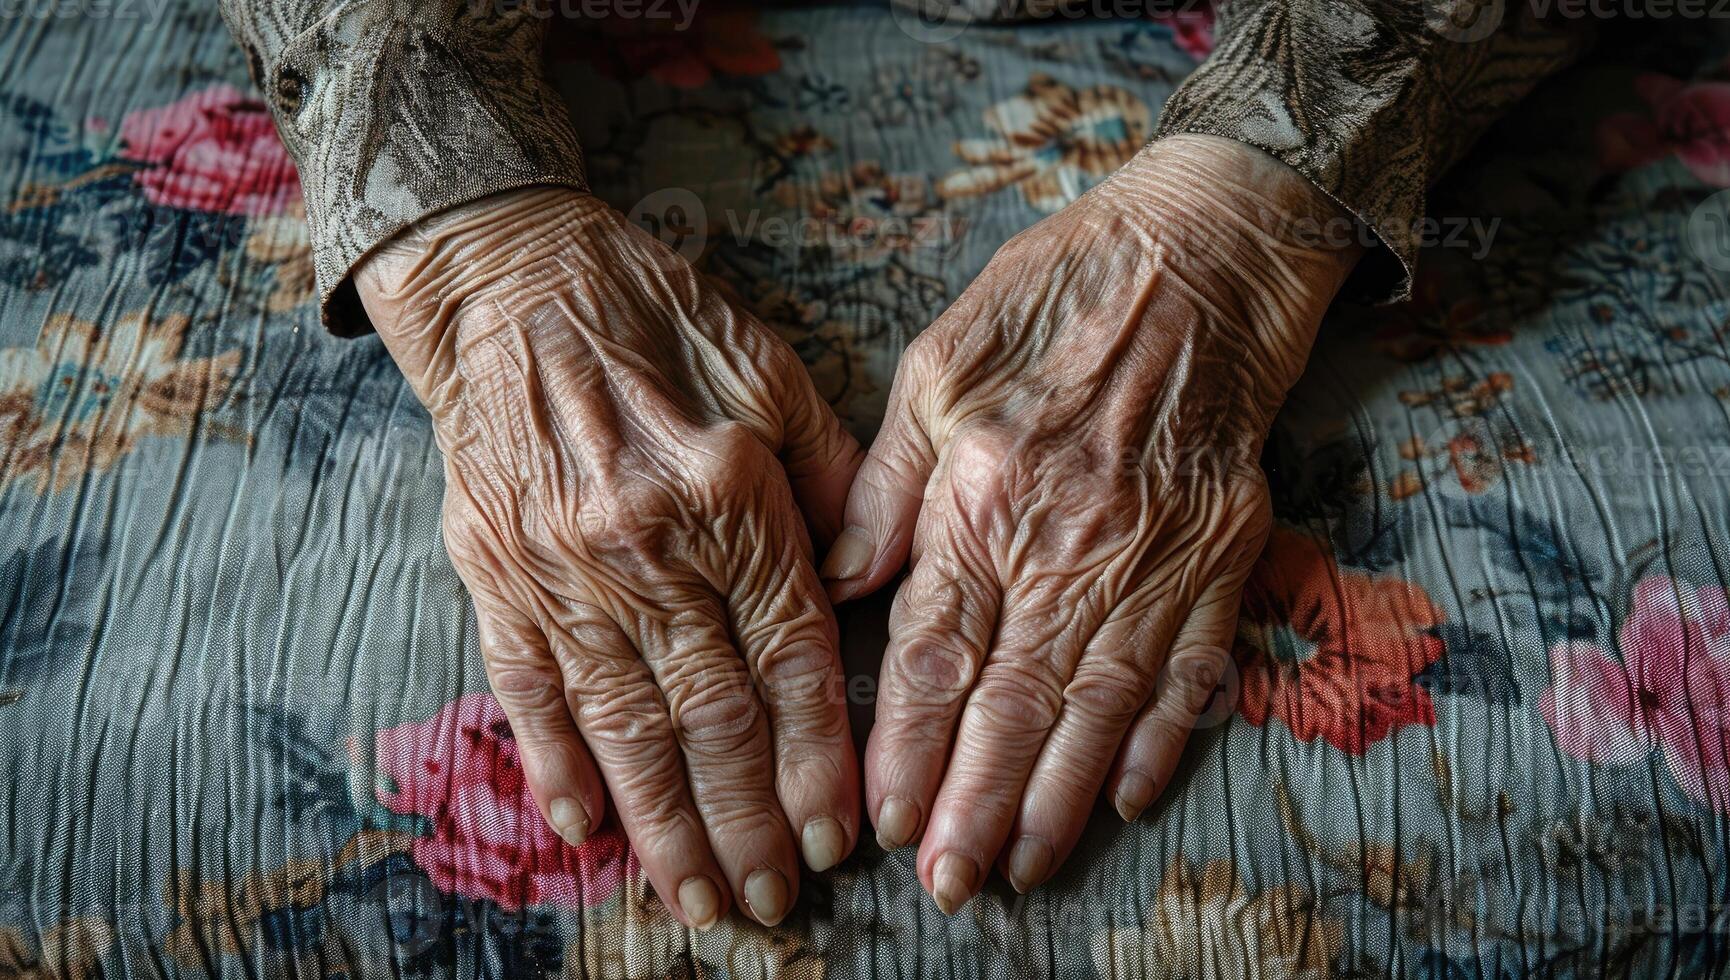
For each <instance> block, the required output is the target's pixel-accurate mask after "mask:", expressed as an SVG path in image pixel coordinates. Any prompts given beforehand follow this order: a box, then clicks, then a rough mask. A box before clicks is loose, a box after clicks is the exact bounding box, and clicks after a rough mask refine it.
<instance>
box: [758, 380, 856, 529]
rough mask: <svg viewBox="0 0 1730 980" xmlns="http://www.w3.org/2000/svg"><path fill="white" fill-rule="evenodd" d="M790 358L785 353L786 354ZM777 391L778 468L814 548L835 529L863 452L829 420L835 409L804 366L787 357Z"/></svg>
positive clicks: (850, 435)
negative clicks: (785, 374)
mask: <svg viewBox="0 0 1730 980" xmlns="http://www.w3.org/2000/svg"><path fill="white" fill-rule="evenodd" d="M789 354H790V356H791V352H789ZM792 361H793V363H794V364H795V365H797V369H796V370H793V371H790V372H789V376H788V377H787V378H785V379H784V382H783V385H782V388H781V390H782V391H783V393H784V395H783V397H782V399H781V416H782V418H781V433H782V434H781V450H780V454H779V455H780V458H781V467H782V469H783V470H784V471H785V472H786V474H787V483H788V484H789V485H790V486H791V487H792V488H793V499H794V500H796V501H798V504H799V510H800V512H801V513H803V514H804V515H805V524H806V526H807V527H809V528H810V531H811V537H812V539H813V541H814V542H815V543H816V545H817V547H819V548H821V547H825V546H827V545H828V544H829V542H831V541H834V540H835V535H836V534H837V533H838V532H839V531H840V530H841V520H842V510H843V508H844V507H845V506H846V504H847V487H848V486H849V485H851V484H852V482H853V474H854V473H856V472H858V470H859V464H860V462H861V461H862V460H863V459H864V458H865V450H863V449H861V448H860V447H859V440H857V439H855V438H853V435H852V433H850V432H848V431H847V430H846V429H845V428H844V427H842V425H841V420H840V419H838V418H836V417H835V411H834V410H833V409H831V408H830V407H829V403H828V402H827V401H824V400H823V396H822V395H820V394H818V393H817V388H816V386H815V385H813V384H812V383H811V376H810V375H809V374H807V373H806V371H805V367H804V364H803V363H802V362H800V361H799V358H798V357H797V356H792Z"/></svg>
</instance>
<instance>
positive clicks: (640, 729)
mask: <svg viewBox="0 0 1730 980" xmlns="http://www.w3.org/2000/svg"><path fill="white" fill-rule="evenodd" d="M581 695H582V696H581V697H580V698H578V699H577V721H578V723H579V724H580V725H581V727H582V729H583V731H584V733H585V734H587V735H588V736H589V737H591V738H593V739H595V740H596V741H598V742H604V743H607V744H609V745H612V746H628V747H633V748H637V747H640V748H641V750H642V751H644V752H653V753H657V754H665V751H664V750H665V748H666V746H667V742H668V741H669V738H668V735H669V732H668V725H667V710H666V707H665V705H664V703H663V702H662V699H661V696H660V693H659V692H658V691H657V690H656V689H655V688H653V687H651V686H649V685H647V684H622V685H621V684H609V685H603V686H599V687H595V688H589V689H585V690H584V691H582V692H581ZM614 751H616V749H615V750H614Z"/></svg>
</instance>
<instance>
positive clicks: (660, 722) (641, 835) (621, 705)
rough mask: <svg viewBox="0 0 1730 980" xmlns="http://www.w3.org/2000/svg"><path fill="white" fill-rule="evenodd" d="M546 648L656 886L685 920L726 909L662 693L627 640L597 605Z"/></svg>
mask: <svg viewBox="0 0 1730 980" xmlns="http://www.w3.org/2000/svg"><path fill="white" fill-rule="evenodd" d="M566 626H567V628H566V629H565V630H564V631H562V633H561V634H560V635H558V636H556V637H555V639H554V644H553V649H554V652H555V653H556V654H558V657H559V663H560V666H561V667H562V668H563V671H564V677H565V689H566V691H567V692H568V693H567V702H568V704H569V706H570V711H571V714H572V716H573V717H574V718H575V719H576V722H577V728H578V730H579V731H581V732H582V734H583V739H584V740H585V741H586V742H587V743H588V746H589V751H591V752H592V753H593V754H594V758H595V761H596V763H597V764H598V765H599V768H600V771H601V775H602V776H603V777H604V778H605V779H606V783H607V790H608V792H609V793H610V794H611V795H612V798H613V809H614V810H615V811H616V812H617V813H618V815H619V823H620V824H621V825H622V826H623V827H624V829H625V835H626V836H627V837H629V838H630V840H631V847H632V848H633V849H634V850H635V852H636V854H637V860H638V862H639V863H641V864H642V866H643V871H644V873H645V874H647V875H648V876H649V881H650V883H651V884H653V885H654V886H655V893H656V894H657V895H659V896H661V901H662V902H664V903H666V905H667V906H668V908H670V909H672V911H673V914H674V915H675V916H677V917H678V918H679V920H680V921H681V922H683V923H685V924H686V925H688V926H692V927H694V928H697V929H708V928H710V927H712V926H713V925H714V924H715V923H716V922H718V921H720V919H721V916H722V915H724V914H725V913H726V911H727V888H726V884H725V883H726V881H727V879H726V877H725V875H724V874H723V873H722V871H721V868H720V867H719V865H718V864H717V863H716V861H715V858H714V855H713V853H712V852H711V851H710V848H709V838H708V833H707V832H706V830H705V828H704V826H703V821H702V818H701V817H700V816H699V815H698V813H697V810H696V807H695V806H694V805H693V801H692V798H691V793H690V789H689V787H688V786H687V784H686V779H685V767H684V763H683V762H682V760H681V756H680V753H679V746H678V740H677V739H676V738H675V737H674V735H673V724H672V719H671V717H670V716H669V715H668V712H667V704H666V701H665V700H664V699H663V698H662V696H661V692H660V690H659V689H658V688H656V686H655V682H654V678H653V677H651V676H650V674H649V671H648V669H647V668H646V667H645V666H644V665H643V662H642V660H641V659H640V658H639V657H638V654H637V651H636V650H635V649H634V648H633V647H632V645H631V643H630V641H629V640H628V639H627V638H626V637H625V635H624V634H623V633H621V632H620V631H619V629H618V627H617V626H615V625H614V624H613V623H612V622H611V621H610V620H607V619H605V617H603V616H601V615H599V614H598V613H597V614H594V615H591V616H584V617H583V618H582V619H581V620H580V621H572V622H569V623H567V624H566Z"/></svg>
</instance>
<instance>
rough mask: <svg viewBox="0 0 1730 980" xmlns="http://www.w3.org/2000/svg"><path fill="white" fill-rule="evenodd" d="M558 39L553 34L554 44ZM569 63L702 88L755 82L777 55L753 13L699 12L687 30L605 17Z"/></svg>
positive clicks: (663, 22)
mask: <svg viewBox="0 0 1730 980" xmlns="http://www.w3.org/2000/svg"><path fill="white" fill-rule="evenodd" d="M557 37H558V35H556V34H555V43H557ZM573 54H574V58H573V59H572V60H578V61H582V62H585V63H588V64H592V65H594V66H595V67H596V68H598V69H600V70H601V71H602V72H605V73H606V74H608V75H611V76H613V77H615V78H644V77H648V78H653V79H655V80H656V81H658V82H661V83H663V84H665V85H671V86H673V87H674V88H686V89H691V88H702V87H703V86H705V85H707V84H709V82H710V81H712V80H713V79H714V78H716V77H717V76H734V77H755V76H758V75H768V74H771V73H773V72H777V71H780V70H781V53H780V52H779V51H777V50H776V49H775V43H774V42H773V41H771V40H770V39H769V38H767V37H765V36H764V35H763V34H762V33H761V32H760V31H758V29H757V12H756V11H755V10H751V9H724V10H719V11H716V12H714V13H699V14H698V15H697V16H696V19H695V20H694V21H693V22H692V23H690V24H688V25H680V24H679V23H677V22H676V21H673V20H670V19H667V18H635V19H627V18H623V17H608V18H604V19H602V20H601V21H600V27H599V30H598V31H597V32H595V33H593V34H590V35H589V36H587V37H585V38H582V39H581V40H579V41H578V42H577V43H576V45H575V50H574V52H573Z"/></svg>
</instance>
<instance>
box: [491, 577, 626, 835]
mask: <svg viewBox="0 0 1730 980" xmlns="http://www.w3.org/2000/svg"><path fill="white" fill-rule="evenodd" d="M472 594H473V596H474V600H475V617H476V621H477V625H478V626H479V632H480V639H481V656H482V659H483V660H484V662H485V663H486V668H487V678H488V681H489V682H490V683H491V685H492V688H493V694H494V696H495V697H497V698H498V701H499V706H500V707H502V708H503V709H504V711H505V717H507V718H508V719H510V724H511V734H512V736H513V737H514V738H515V739H516V742H517V750H518V754H519V755H520V756H521V757H522V762H523V776H524V778H525V780H526V781H527V782H528V786H529V793H530V794H531V795H532V796H533V797H534V800H535V803H536V805H537V806H539V807H540V810H541V816H542V817H544V818H545V819H546V821H547V824H548V825H549V826H550V827H552V828H553V831H554V832H555V833H557V834H558V835H559V836H560V837H562V838H564V840H565V841H566V843H568V844H570V845H571V846H572V847H575V846H577V845H580V844H581V843H582V842H583V841H584V840H586V839H587V838H588V836H589V832H590V831H591V830H593V829H594V828H596V827H598V826H600V824H601V818H602V816H603V815H604V814H605V812H606V810H605V807H606V803H605V800H606V793H605V791H604V785H603V783H602V780H601V775H600V773H599V772H598V771H597V770H596V769H595V760H594V759H593V757H591V756H590V755H589V750H588V748H587V747H586V746H584V745H583V740H582V736H581V735H580V734H579V733H578V732H577V725H576V722H575V721H573V720H572V718H571V712H570V709H569V708H568V707H567V706H566V703H565V684H564V676H563V674H562V673H561V672H560V670H559V665H558V661H557V660H555V659H554V658H553V653H552V649H551V648H550V646H549V645H548V643H547V638H546V635H545V634H543V633H542V632H541V628H540V627H539V626H538V625H537V624H536V623H535V622H534V621H533V619H531V618H530V617H529V616H527V615H525V614H524V613H522V612H520V611H519V610H518V609H517V608H516V607H515V606H513V605H511V604H510V603H508V602H505V601H503V600H502V599H501V598H500V597H499V596H497V595H494V594H489V593H488V592H485V591H482V592H473V593H472Z"/></svg>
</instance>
